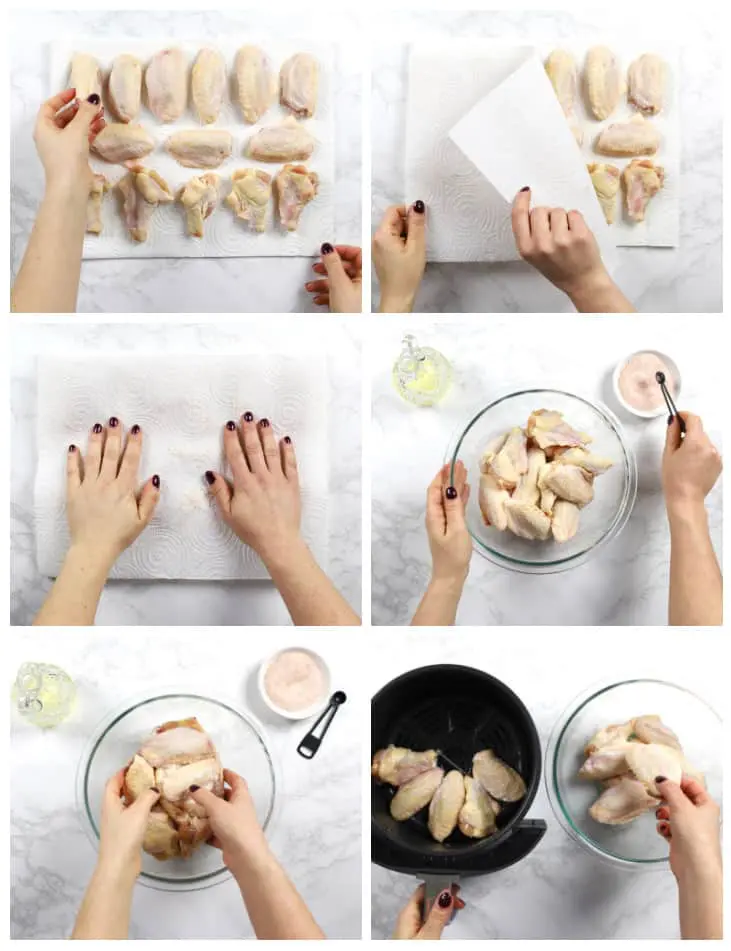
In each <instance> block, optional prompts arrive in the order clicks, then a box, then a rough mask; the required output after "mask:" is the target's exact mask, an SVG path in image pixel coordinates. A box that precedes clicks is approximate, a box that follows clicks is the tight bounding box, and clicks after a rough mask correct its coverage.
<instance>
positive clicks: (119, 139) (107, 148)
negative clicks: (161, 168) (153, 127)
mask: <svg viewBox="0 0 731 951" xmlns="http://www.w3.org/2000/svg"><path fill="white" fill-rule="evenodd" d="M154 148H155V141H154V139H153V138H152V136H151V135H150V133H149V132H148V131H147V129H145V128H144V127H143V126H141V125H129V124H126V123H123V122H110V123H108V124H107V125H105V126H104V128H103V129H102V131H101V132H100V133H99V135H97V136H96V138H95V139H94V141H93V143H92V146H91V149H92V151H93V152H95V153H96V154H97V155H98V156H99V158H101V159H104V161H105V162H112V163H113V164H116V165H121V164H123V163H124V162H136V161H138V160H139V159H141V158H144V157H145V156H146V155H149V154H150V152H152V150H153V149H154Z"/></svg>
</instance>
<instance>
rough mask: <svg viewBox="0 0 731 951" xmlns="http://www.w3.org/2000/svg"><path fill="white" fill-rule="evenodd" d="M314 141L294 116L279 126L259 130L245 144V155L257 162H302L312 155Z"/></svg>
mask: <svg viewBox="0 0 731 951" xmlns="http://www.w3.org/2000/svg"><path fill="white" fill-rule="evenodd" d="M314 148H315V140H314V138H313V137H312V136H311V135H310V133H309V132H308V131H307V129H305V127H304V126H303V125H301V124H300V123H299V122H298V121H297V120H296V119H295V118H294V116H288V117H287V118H286V119H285V120H284V122H280V124H279V125H272V126H266V127H265V128H263V129H260V130H259V131H258V132H257V133H256V134H255V135H252V137H251V138H250V139H249V141H248V142H247V143H246V149H245V153H244V154H245V155H247V156H248V157H249V158H252V159H256V160H257V161H259V162H294V161H304V160H306V159H308V158H309V157H310V156H311V155H312V151H313V149H314Z"/></svg>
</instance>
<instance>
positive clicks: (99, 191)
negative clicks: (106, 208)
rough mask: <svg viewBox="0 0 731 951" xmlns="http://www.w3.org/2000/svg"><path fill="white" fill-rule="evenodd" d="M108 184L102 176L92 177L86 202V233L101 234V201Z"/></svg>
mask: <svg viewBox="0 0 731 951" xmlns="http://www.w3.org/2000/svg"><path fill="white" fill-rule="evenodd" d="M110 187H111V186H110V184H109V182H108V181H107V179H106V178H105V176H104V175H94V176H93V178H92V181H91V188H90V189H89V197H88V199H87V201H86V233H87V234H101V233H102V201H103V200H104V195H105V194H106V193H107V192H108V191H109V189H110Z"/></svg>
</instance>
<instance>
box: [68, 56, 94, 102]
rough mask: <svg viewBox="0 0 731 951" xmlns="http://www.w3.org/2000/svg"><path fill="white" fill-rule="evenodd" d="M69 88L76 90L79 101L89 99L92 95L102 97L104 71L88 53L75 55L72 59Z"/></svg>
mask: <svg viewBox="0 0 731 951" xmlns="http://www.w3.org/2000/svg"><path fill="white" fill-rule="evenodd" d="M69 86H71V87H73V88H74V89H75V90H76V98H77V99H81V100H83V99H88V98H89V96H91V95H92V93H94V94H96V95H97V96H99V98H100V99H101V95H102V71H101V69H100V68H99V63H98V62H97V60H95V59H94V57H93V56H89V54H88V53H74V55H73V56H72V57H71V69H70V71H69Z"/></svg>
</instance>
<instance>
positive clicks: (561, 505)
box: [551, 499, 579, 543]
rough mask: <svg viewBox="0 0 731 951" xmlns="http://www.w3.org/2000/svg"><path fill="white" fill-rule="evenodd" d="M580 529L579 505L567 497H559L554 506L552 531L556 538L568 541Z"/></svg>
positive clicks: (561, 541)
mask: <svg viewBox="0 0 731 951" xmlns="http://www.w3.org/2000/svg"><path fill="white" fill-rule="evenodd" d="M578 530H579V507H578V506H577V505H575V504H574V503H573V502H567V501H566V499H557V500H556V502H555V504H554V506H553V518H552V520H551V532H552V533H553V537H554V540H555V541H557V542H560V543H563V542H567V541H569V540H570V539H572V538H573V537H574V535H575V534H576V533H577V531H578Z"/></svg>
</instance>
